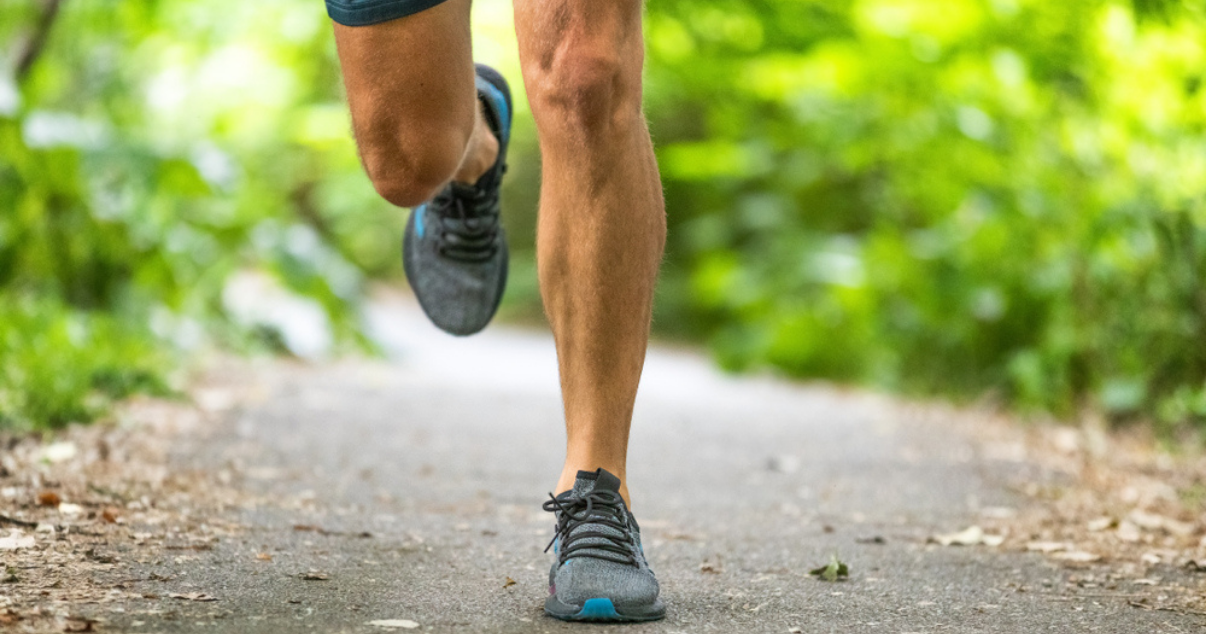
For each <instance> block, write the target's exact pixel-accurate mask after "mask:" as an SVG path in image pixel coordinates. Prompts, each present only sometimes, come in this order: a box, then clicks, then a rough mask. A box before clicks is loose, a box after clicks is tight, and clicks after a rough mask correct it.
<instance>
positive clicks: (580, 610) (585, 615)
mask: <svg viewBox="0 0 1206 634" xmlns="http://www.w3.org/2000/svg"><path fill="white" fill-rule="evenodd" d="M544 613H545V614H547V615H549V616H551V617H553V618H555V619H560V620H562V621H585V622H595V623H617V622H628V623H631V622H640V621H657V620H659V619H661V618H663V617H665V616H666V606H665V605H663V604H662V602H661V601H660V600H657V601H654V602H653V604H652V605H649V606H647V607H637V608H632V607H628V608H624V610H623V611H622V612H621V611H620V610H617V609H616V606H615V604H613V603H612V602H611V599H606V598H600V599H587V600H586V601H585V602H584V603H583V604H582V605H569V604H566V603H562V602H561V601H559V600H557V597H556V596H551V597H549V598H548V600H547V601H545V602H544Z"/></svg>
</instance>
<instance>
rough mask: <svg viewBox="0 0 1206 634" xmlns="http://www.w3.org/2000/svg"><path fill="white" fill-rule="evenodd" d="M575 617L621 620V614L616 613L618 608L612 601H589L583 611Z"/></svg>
mask: <svg viewBox="0 0 1206 634" xmlns="http://www.w3.org/2000/svg"><path fill="white" fill-rule="evenodd" d="M574 616H575V617H576V618H580V619H618V618H620V615H619V613H618V612H616V606H614V605H612V603H611V599H587V600H586V603H583V604H582V609H581V610H580V611H579V612H578V613H577V614H575V615H574Z"/></svg>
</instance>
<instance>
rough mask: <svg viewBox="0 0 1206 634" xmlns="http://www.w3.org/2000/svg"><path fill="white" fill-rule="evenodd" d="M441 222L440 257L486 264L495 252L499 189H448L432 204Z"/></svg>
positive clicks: (496, 246)
mask: <svg viewBox="0 0 1206 634" xmlns="http://www.w3.org/2000/svg"><path fill="white" fill-rule="evenodd" d="M432 202H433V203H434V207H435V209H436V211H437V213H438V215H439V219H440V245H439V252H440V255H442V256H444V257H447V258H452V259H454V260H460V261H462V262H485V261H487V260H489V259H490V258H492V257H494V254H495V253H497V252H498V240H497V238H498V227H499V223H498V211H497V209H498V188H497V187H485V188H481V189H478V188H472V189H471V188H469V187H455V186H454V187H448V188H445V189H444V191H442V192H440V193H439V194H438V195H437V196H436V197H435V200H433V201H432Z"/></svg>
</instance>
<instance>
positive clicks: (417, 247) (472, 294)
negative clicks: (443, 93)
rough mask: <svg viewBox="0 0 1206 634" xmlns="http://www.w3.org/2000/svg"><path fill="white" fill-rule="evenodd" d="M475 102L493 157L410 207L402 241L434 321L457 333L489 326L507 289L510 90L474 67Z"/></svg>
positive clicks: (411, 278) (413, 282) (405, 260)
mask: <svg viewBox="0 0 1206 634" xmlns="http://www.w3.org/2000/svg"><path fill="white" fill-rule="evenodd" d="M477 96H478V99H480V100H481V102H482V105H483V106H484V108H483V110H484V111H485V113H486V120H487V123H489V124H490V130H491V131H492V132H494V136H495V137H497V138H498V159H497V160H496V161H495V162H494V165H493V166H492V167H491V168H490V169H489V170H487V171H486V173H485V174H482V176H481V178H479V179H478V181H477V182H476V183H474V184H473V185H472V186H470V185H463V184H461V183H449V184H448V185H447V186H446V187H445V188H444V189H443V190H442V191H441V192H440V193H438V194H436V196H435V198H432V199H431V200H430V201H428V202H426V203H424V204H422V205H419V206H418V207H415V209H414V211H412V212H411V214H410V220H409V221H408V222H407V223H406V235H405V237H403V240H402V265H403V268H404V269H405V270H406V279H407V281H408V282H410V287H411V288H412V289H413V290H414V292H415V297H417V298H418V299H419V305H420V306H422V307H423V312H425V313H427V317H428V318H429V319H431V321H432V323H434V324H435V325H436V326H438V327H439V328H440V329H441V330H444V331H445V332H448V333H451V334H454V335H471V334H473V333H475V332H478V331H479V330H481V329H482V328H485V327H486V324H488V323H490V318H491V317H493V316H494V313H495V311H497V310H498V304H499V302H500V301H501V300H502V295H503V289H505V288H506V285H507V257H508V254H507V237H506V234H505V233H504V232H503V228H502V225H501V223H500V221H499V209H500V206H499V200H498V193H499V187H500V185H502V177H503V173H504V172H506V170H507V145H508V142H509V141H510V137H511V91H510V89H509V88H508V87H507V82H506V80H505V79H503V77H502V75H500V74H498V72H497V71H495V70H494V69H492V68H490V67H489V66H484V65H482V64H478V65H477Z"/></svg>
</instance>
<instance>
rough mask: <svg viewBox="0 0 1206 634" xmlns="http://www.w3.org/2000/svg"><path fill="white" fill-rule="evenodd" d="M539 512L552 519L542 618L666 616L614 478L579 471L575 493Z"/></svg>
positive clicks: (637, 530)
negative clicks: (554, 524)
mask: <svg viewBox="0 0 1206 634" xmlns="http://www.w3.org/2000/svg"><path fill="white" fill-rule="evenodd" d="M550 497H552V496H551V494H550ZM544 510H546V511H549V512H551V513H553V514H554V515H555V516H556V518H557V532H556V534H555V535H554V536H553V541H552V543H550V544H549V546H550V547H552V548H553V553H554V556H555V561H554V562H553V568H552V570H551V571H549V598H548V600H546V601H545V603H544V611H545V613H547V614H549V615H550V616H553V617H556V618H558V619H561V620H564V621H653V620H657V619H660V618H662V617H663V616H665V615H666V607H665V606H664V605H663V604H662V601H661V600H660V599H658V584H657V579H656V578H655V577H654V576H653V571H652V570H650V569H649V564H648V563H647V562H646V561H645V552H644V550H643V549H642V548H641V529H640V527H639V526H637V522H636V519H635V518H633V517H632V513H629V512H628V507H627V506H626V505H625V504H624V499H623V498H621V497H620V479H619V478H617V477H616V476H614V475H612V474H611V473H608V472H607V471H605V470H603V469H599V470H598V471H594V472H591V471H579V472H578V477H577V481H576V482H574V488H573V489H571V490H569V491H566V492H565V493H562V494H561V495H558V496H556V497H552V499H550V500H549V501H547V502H545V503H544ZM546 550H547V549H546Z"/></svg>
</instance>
